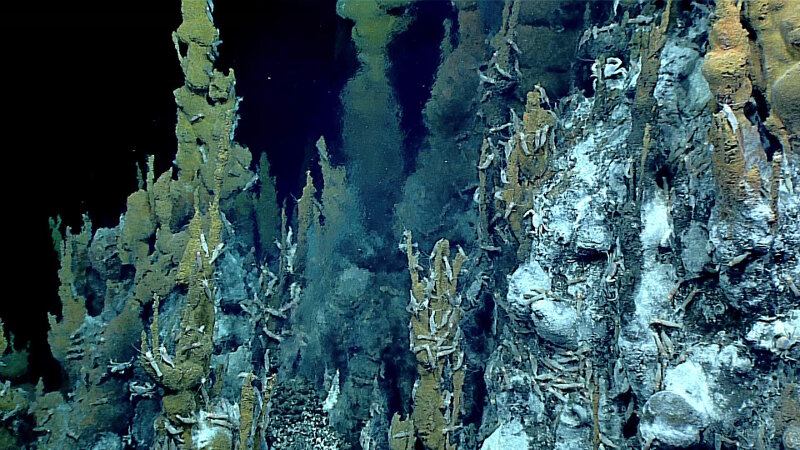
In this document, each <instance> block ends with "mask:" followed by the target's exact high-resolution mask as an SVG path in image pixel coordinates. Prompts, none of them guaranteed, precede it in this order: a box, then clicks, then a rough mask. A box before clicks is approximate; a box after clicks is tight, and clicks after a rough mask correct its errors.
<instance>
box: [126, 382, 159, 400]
mask: <svg viewBox="0 0 800 450" xmlns="http://www.w3.org/2000/svg"><path fill="white" fill-rule="evenodd" d="M128 390H129V391H130V393H131V396H130V400H133V399H134V398H136V397H142V398H153V397H155V395H156V386H155V385H154V384H153V383H139V382H137V381H131V383H130V384H129V385H128Z"/></svg>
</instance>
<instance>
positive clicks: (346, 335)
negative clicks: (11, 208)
mask: <svg viewBox="0 0 800 450" xmlns="http://www.w3.org/2000/svg"><path fill="white" fill-rule="evenodd" d="M797 5H800V2H792V1H788V0H716V1H713V0H708V1H704V0H697V1H692V2H686V1H677V0H667V1H661V0H658V1H657V0H620V1H615V2H594V1H588V0H569V1H566V0H565V1H563V2H534V1H525V0H504V1H501V2H483V1H477V2H476V1H464V2H454V4H453V5H452V10H451V11H450V14H449V15H448V16H447V18H446V19H445V20H444V22H443V24H442V34H443V39H442V42H441V45H440V48H439V51H440V52H441V53H440V56H441V64H440V66H439V67H438V69H437V70H436V72H435V74H434V82H433V84H432V87H431V94H430V97H429V98H428V99H427V100H426V104H425V105H424V106H421V105H420V108H421V112H422V114H423V116H424V125H425V128H426V130H425V136H424V139H423V140H422V143H421V144H420V148H418V149H413V150H414V152H415V154H417V157H416V159H412V158H405V157H404V155H403V151H404V147H403V145H404V144H403V137H402V134H403V132H402V131H403V130H402V121H401V120H400V119H401V117H400V115H399V114H398V106H397V103H398V102H397V100H396V98H395V97H394V96H395V95H396V93H395V91H394V90H393V86H392V83H393V79H392V77H390V76H389V75H388V72H387V70H389V69H390V68H391V65H392V63H393V61H392V51H390V50H389V49H391V48H392V47H391V46H392V43H393V40H394V39H395V38H396V37H397V36H399V35H402V34H403V33H408V32H410V31H407V30H410V29H413V27H409V24H410V23H412V22H413V20H415V14H419V10H418V9H416V8H415V6H414V2H409V1H407V0H358V1H355V0H339V2H338V4H337V11H338V13H339V14H340V15H342V16H343V17H345V18H348V19H349V20H352V21H353V23H354V28H353V35H352V39H353V41H354V43H355V48H356V50H357V51H358V52H359V61H360V64H361V66H360V70H359V71H358V72H357V74H356V75H355V76H354V77H353V78H352V79H351V80H350V81H349V82H348V84H347V86H346V88H345V89H344V91H343V92H342V94H341V100H342V107H343V111H344V114H343V116H344V119H343V131H342V134H343V141H342V144H341V147H342V148H331V149H328V146H327V144H326V140H325V138H319V140H317V153H316V154H315V155H314V156H313V160H312V161H310V162H308V164H307V166H306V167H310V169H309V170H308V172H307V173H306V177H305V180H306V185H305V188H304V189H303V193H302V196H301V198H299V199H297V200H296V201H290V202H287V203H286V205H285V206H284V207H283V208H281V209H280V210H279V209H278V206H277V205H278V202H277V199H276V198H275V195H276V192H275V188H274V180H272V178H270V176H269V169H268V166H269V161H267V160H266V158H262V159H261V163H260V168H261V170H260V176H258V177H257V176H256V174H255V173H254V172H252V171H251V170H250V168H249V167H250V160H251V156H250V153H249V151H248V150H247V149H246V148H244V147H242V146H241V145H239V144H238V143H236V141H235V130H236V121H237V116H236V114H237V107H238V103H239V101H240V98H239V97H237V96H236V90H235V78H234V74H233V72H232V71H231V72H227V73H223V72H221V71H220V70H218V69H217V68H215V62H216V57H217V50H218V49H217V47H218V45H219V42H220V41H219V36H218V32H217V30H216V28H215V27H214V24H213V13H214V5H213V3H212V2H210V1H206V0H183V2H182V11H183V17H184V22H183V24H182V25H181V26H180V28H179V29H178V30H177V31H176V33H175V35H174V37H173V39H174V42H175V46H176V50H177V53H178V60H179V62H180V64H181V68H182V69H183V71H184V76H185V82H184V85H183V86H182V87H181V88H179V89H178V90H176V91H175V100H176V104H177V106H178V116H177V125H176V136H177V139H178V149H177V156H176V161H175V167H173V168H171V169H170V170H168V171H166V172H164V173H162V174H158V176H157V174H155V173H154V170H155V169H154V167H155V166H154V164H153V160H152V159H150V160H149V167H148V171H147V173H146V174H142V175H141V183H140V189H139V190H138V191H136V192H135V193H133V194H131V195H130V196H129V197H128V200H127V211H126V213H125V214H124V215H123V217H122V218H121V220H120V223H119V225H117V226H116V227H112V228H100V229H97V230H93V229H92V226H91V221H90V220H89V219H88V218H86V219H85V221H84V224H83V227H82V229H81V230H80V232H76V233H73V232H72V231H71V230H69V229H67V230H65V231H63V232H62V231H61V229H60V225H59V224H58V222H57V221H53V238H54V242H55V244H56V246H57V253H58V258H59V261H60V266H61V268H60V270H59V274H58V275H59V279H60V281H61V287H60V289H59V296H60V298H61V303H62V307H61V311H60V313H59V314H58V315H51V316H50V325H51V329H50V331H49V333H48V342H49V343H50V346H51V349H52V352H53V355H54V356H55V358H56V359H57V360H58V362H59V363H60V364H61V365H62V367H63V369H64V380H63V385H62V386H61V389H53V388H50V387H48V390H47V391H46V390H45V387H44V386H43V385H42V384H41V383H40V384H39V385H37V386H35V387H34V386H27V385H23V386H17V385H15V384H14V380H15V379H16V378H17V377H18V376H20V374H22V373H24V371H25V370H26V367H25V364H24V362H25V357H26V354H25V353H24V351H23V350H20V349H17V348H15V346H14V345H13V342H11V343H9V342H7V341H6V339H5V338H4V337H3V338H2V339H0V344H2V345H0V358H2V370H0V376H2V377H3V379H2V380H1V381H2V382H1V383H0V409H2V427H0V444H2V445H0V447H3V446H5V447H17V448H19V447H21V446H26V445H27V446H31V447H40V448H64V449H72V448H120V449H122V448H158V449H173V448H212V449H220V448H256V449H266V448H273V449H349V448H354V449H355V448H363V449H365V450H372V449H385V448H389V449H392V450H401V449H402V450H410V449H415V448H426V449H432V450H452V449H456V448H458V449H482V450H500V449H523V450H524V449H540V448H541V449H544V448H547V449H551V448H552V449H563V450H567V449H592V450H599V449H611V448H614V449H641V448H646V449H651V450H655V449H681V448H684V449H688V448H692V449H709V450H710V449H714V450H728V449H733V448H748V449H779V448H785V449H791V448H798V444H797V442H798V426H800V401H799V399H798V392H800V388H798V384H800V380H798V376H800V373H798V372H799V370H800V369H798V368H799V367H800V365H798V359H800V309H798V304H800V254H799V253H798V248H800V216H799V214H800V195H798V191H797V189H800V148H799V147H798V145H800V139H798V136H797V126H798V123H800V122H798V117H800V116H798V113H797V91H800V89H794V90H793V87H794V86H796V84H797V80H798V75H797V74H798V57H799V56H800V53H798V52H800V50H798V47H797V45H798V42H800V40H799V39H798V36H800V32H799V31H798V25H797V23H798V22H797V21H796V19H797V18H798V17H800V16H798V14H800V11H798V7H797ZM793 20H794V21H793ZM365 89H366V90H367V91H368V92H367V94H364V92H363V91H364V90H365ZM317 137H318V136H314V137H313V139H317ZM329 138H330V137H329ZM331 142H334V140H331ZM173 171H176V172H175V173H174V176H173ZM278 176H280V174H279V175H278ZM412 236H414V240H412ZM256 243H260V245H258V246H256V245H255V244H256ZM0 329H1V327H0ZM0 336H2V334H1V333H0ZM8 341H11V340H10V339H9V340H8ZM5 447H4V448H5Z"/></svg>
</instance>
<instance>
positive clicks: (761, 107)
mask: <svg viewBox="0 0 800 450" xmlns="http://www.w3.org/2000/svg"><path fill="white" fill-rule="evenodd" d="M744 113H745V116H747V118H748V119H749V120H750V122H751V123H752V124H754V125H755V126H756V127H758V132H759V135H760V136H761V146H762V147H763V148H764V153H766V155H767V161H772V157H773V155H775V152H779V151H780V150H781V148H782V146H781V142H780V140H779V139H778V138H777V137H776V136H775V135H774V134H772V133H771V132H770V131H769V129H768V128H767V127H766V125H764V122H765V121H766V120H767V117H769V114H770V110H769V104H768V103H767V99H766V97H765V96H764V93H763V92H761V90H760V89H753V93H752V97H751V101H749V102H747V103H746V104H745V106H744Z"/></svg>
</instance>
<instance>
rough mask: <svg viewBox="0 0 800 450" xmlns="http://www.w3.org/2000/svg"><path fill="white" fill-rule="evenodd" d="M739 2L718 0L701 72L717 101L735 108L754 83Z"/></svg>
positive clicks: (740, 105)
mask: <svg viewBox="0 0 800 450" xmlns="http://www.w3.org/2000/svg"><path fill="white" fill-rule="evenodd" d="M740 8H741V3H740V2H735V1H734V0H719V1H718V2H717V9H716V14H717V17H718V19H717V21H716V23H714V26H713V27H712V28H711V32H710V34H709V44H710V46H709V51H708V53H707V54H706V56H705V60H704V61H703V76H705V78H706V80H707V81H708V85H709V87H710V88H711V92H712V93H713V94H714V96H715V98H716V100H717V101H718V102H720V103H727V104H729V105H731V107H732V108H733V109H734V110H736V109H738V108H741V107H742V106H743V105H744V103H745V102H747V101H748V100H749V99H750V94H751V93H752V91H753V85H752V82H751V81H750V77H749V72H750V71H749V68H748V58H749V56H750V44H749V42H748V38H747V31H746V30H745V29H744V27H743V26H742V22H741V20H740V17H739V14H740Z"/></svg>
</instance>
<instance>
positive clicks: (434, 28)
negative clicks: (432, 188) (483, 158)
mask: <svg viewBox="0 0 800 450" xmlns="http://www.w3.org/2000/svg"><path fill="white" fill-rule="evenodd" d="M408 13H409V14H411V15H413V16H414V20H413V21H412V22H411V24H410V25H409V27H408V29H407V30H406V31H404V32H402V33H400V34H399V35H397V36H396V37H395V38H394V39H392V41H391V42H390V43H389V46H388V48H387V53H388V56H389V60H390V61H391V67H390V68H389V71H388V77H389V82H390V83H391V85H392V88H393V90H394V94H395V99H396V100H397V103H398V104H399V106H400V129H401V130H402V131H403V147H404V152H403V154H404V156H405V163H406V164H405V167H406V169H407V170H409V171H410V170H413V167H414V162H415V161H416V157H417V154H418V153H419V149H420V146H421V145H422V142H423V140H424V139H425V136H426V135H427V132H428V130H427V128H426V126H425V122H424V119H423V113H422V112H423V109H424V107H425V103H426V102H427V101H428V100H429V99H430V95H431V86H432V85H433V82H434V76H435V75H436V70H437V68H438V67H439V63H440V62H441V59H442V58H441V56H442V55H441V44H442V39H443V38H444V20H445V19H446V18H451V19H454V18H455V15H454V13H455V11H454V9H453V8H452V6H451V5H450V3H449V2H442V1H421V2H417V3H415V4H414V6H413V7H412V8H411V9H410V11H409V12H408Z"/></svg>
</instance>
